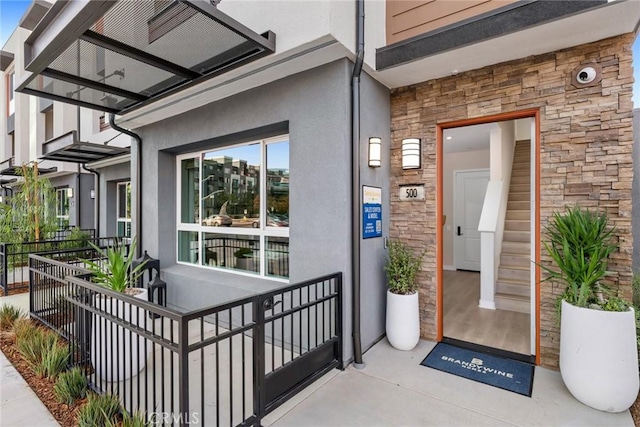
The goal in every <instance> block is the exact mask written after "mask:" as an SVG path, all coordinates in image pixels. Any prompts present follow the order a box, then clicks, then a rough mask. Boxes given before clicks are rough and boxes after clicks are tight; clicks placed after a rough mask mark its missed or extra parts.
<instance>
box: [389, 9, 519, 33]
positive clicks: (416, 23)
mask: <svg viewBox="0 0 640 427" xmlns="http://www.w3.org/2000/svg"><path fill="white" fill-rule="evenodd" d="M516 1H517V0H455V1H451V0H431V1H418V0H387V44H392V43H396V42H398V41H401V40H405V39H408V38H410V37H413V36H417V35H419V34H423V33H426V32H429V31H433V30H436V29H438V28H442V27H444V26H447V25H450V24H455V23H456V22H460V21H462V20H465V19H469V18H472V17H474V16H478V15H481V14H483V13H486V12H489V11H491V10H495V9H498V8H500V7H503V6H506V5H508V4H511V3H514V2H516Z"/></svg>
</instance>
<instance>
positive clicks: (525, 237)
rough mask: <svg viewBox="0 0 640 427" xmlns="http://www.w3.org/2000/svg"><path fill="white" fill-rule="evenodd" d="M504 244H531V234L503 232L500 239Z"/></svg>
mask: <svg viewBox="0 0 640 427" xmlns="http://www.w3.org/2000/svg"><path fill="white" fill-rule="evenodd" d="M502 241H503V243H504V242H525V243H526V242H531V232H529V231H510V230H505V231H504V237H503V238H502Z"/></svg>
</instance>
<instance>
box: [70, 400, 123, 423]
mask: <svg viewBox="0 0 640 427" xmlns="http://www.w3.org/2000/svg"><path fill="white" fill-rule="evenodd" d="M118 415H120V401H119V400H118V398H117V397H115V396H113V395H112V394H90V395H89V398H88V399H87V403H86V405H84V406H83V407H82V408H80V410H79V411H78V420H77V421H78V427H107V426H108V425H110V423H111V424H112V423H115V422H117V419H118Z"/></svg>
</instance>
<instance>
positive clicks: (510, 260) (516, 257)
mask: <svg viewBox="0 0 640 427" xmlns="http://www.w3.org/2000/svg"><path fill="white" fill-rule="evenodd" d="M500 265H505V266H506V265H513V266H518V267H529V268H530V267H531V255H530V254H529V253H522V254H516V253H508V252H505V251H504V250H503V251H502V253H501V254H500Z"/></svg>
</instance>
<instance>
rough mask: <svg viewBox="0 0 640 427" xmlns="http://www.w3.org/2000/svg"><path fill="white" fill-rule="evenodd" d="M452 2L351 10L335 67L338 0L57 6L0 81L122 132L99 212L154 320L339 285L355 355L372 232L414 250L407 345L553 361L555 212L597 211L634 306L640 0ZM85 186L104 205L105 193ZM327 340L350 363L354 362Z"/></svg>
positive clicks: (366, 308) (370, 298)
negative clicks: (314, 283) (127, 134)
mask: <svg viewBox="0 0 640 427" xmlns="http://www.w3.org/2000/svg"><path fill="white" fill-rule="evenodd" d="M467 3H469V2H449V1H433V2H402V1H391V0H389V1H387V2H382V1H375V2H366V26H365V28H364V37H363V39H362V40H361V41H363V42H364V52H362V59H363V64H362V65H363V68H362V73H361V74H358V69H359V68H358V67H355V75H353V74H354V60H355V61H356V62H357V59H356V58H358V53H359V52H358V49H357V48H358V44H357V42H358V37H357V36H356V35H357V34H358V32H357V31H356V29H357V25H356V22H357V21H358V15H357V13H356V11H357V10H359V9H358V8H357V6H358V5H360V4H361V3H360V2H356V1H353V2H348V1H330V0H326V1H313V2H300V1H280V2H264V1H255V2H251V3H249V2H247V1H238V0H223V1H222V2H221V3H220V4H219V5H218V7H217V8H216V7H214V6H213V5H211V4H209V3H208V2H197V1H185V2H181V3H176V2H152V1H140V2H128V1H117V2H87V1H77V2H69V3H61V2H58V3H56V4H54V6H53V7H52V8H51V11H50V12H49V14H48V15H47V18H46V19H45V20H43V21H42V23H41V25H39V26H38V27H37V28H36V29H35V30H34V31H33V33H32V34H31V35H30V36H29V38H28V39H27V40H26V43H25V50H26V51H27V53H28V55H29V60H28V61H26V62H27V63H26V65H25V68H26V69H27V70H29V72H31V73H33V75H26V76H23V77H21V78H19V79H18V80H17V82H16V86H17V87H18V88H19V89H18V90H19V91H22V92H26V93H30V94H33V95H37V96H41V97H44V98H47V97H50V98H55V99H57V100H60V101H62V100H64V101H65V102H69V103H71V104H76V105H81V106H83V107H88V108H95V109H97V110H102V111H107V112H111V113H114V114H117V115H118V116H119V117H118V119H117V120H116V124H117V125H118V126H121V127H123V128H127V129H131V130H132V131H133V132H134V133H135V134H137V135H138V136H139V138H140V140H138V142H136V143H135V144H132V147H131V163H130V164H131V171H132V173H131V174H130V176H131V187H130V194H131V201H132V202H129V201H128V200H129V199H127V197H124V196H122V193H118V194H119V195H120V196H119V197H117V200H118V203H120V204H119V205H118V206H119V209H122V212H118V213H119V214H120V213H122V214H123V215H124V217H123V219H122V223H125V224H126V220H127V218H126V216H127V215H129V214H128V212H130V215H129V218H128V219H129V221H130V226H131V230H132V231H131V232H132V235H137V236H138V239H139V241H140V244H141V249H144V250H147V251H148V252H149V254H150V255H151V256H153V257H157V258H159V259H160V262H161V265H162V275H163V278H164V280H165V281H166V282H167V283H168V286H169V301H170V303H171V304H172V305H173V306H175V307H178V308H181V309H193V308H197V307H203V306H206V305H210V304H214V303H217V302H222V301H228V300H229V299H233V298H238V297H242V296H246V295H250V294H254V293H257V292H264V291H267V290H270V289H274V288H278V287H282V286H284V285H285V284H287V283H296V282H300V281H303V280H306V279H311V278H314V277H318V276H321V275H324V274H328V273H333V272H336V271H340V272H342V273H344V289H345V297H344V301H343V303H344V307H345V316H344V323H343V332H344V336H345V337H351V336H352V334H353V333H354V331H353V322H352V315H353V312H352V304H353V302H354V300H359V301H360V307H361V308H362V310H361V312H360V319H361V321H362V330H361V331H355V334H356V336H357V335H360V337H361V343H362V347H363V348H364V349H367V348H369V347H370V346H371V345H373V344H374V343H375V342H376V341H377V340H378V339H379V338H380V337H382V336H383V335H384V311H385V308H384V304H385V278H384V272H383V263H384V256H385V241H386V239H387V238H394V239H398V238H399V239H402V240H405V241H408V242H409V243H410V245H411V246H413V247H414V248H416V249H426V250H427V257H426V258H425V262H424V266H423V270H422V272H421V273H420V275H419V281H420V297H421V303H420V307H421V321H422V336H423V337H424V338H428V339H436V340H441V339H443V337H449V338H456V339H459V340H463V341H471V342H473V343H474V344H480V345H485V346H490V347H497V348H500V349H502V350H505V351H509V352H511V353H512V354H514V353H517V354H518V355H519V356H518V355H515V354H514V357H521V358H525V359H533V360H535V361H536V362H537V363H539V364H545V365H551V366H555V365H557V351H558V329H557V323H556V320H555V317H554V316H555V314H554V313H555V309H554V307H555V304H554V301H555V298H556V296H557V294H558V290H557V289H555V288H554V287H553V286H552V285H551V284H550V283H548V282H541V281H540V279H541V274H540V268H539V266H538V265H539V264H540V263H548V262H549V259H548V258H547V257H546V256H545V255H544V254H543V252H542V250H541V247H540V240H541V236H542V233H541V230H542V229H543V227H544V224H545V223H546V221H547V219H548V218H549V216H550V215H551V213H552V212H553V211H555V210H562V209H563V208H564V207H565V206H567V205H573V204H575V203H580V204H581V205H583V206H589V207H593V208H599V209H602V210H606V211H607V213H608V214H609V216H610V218H611V219H612V221H613V223H614V224H615V225H616V227H617V231H616V234H617V236H618V238H619V244H620V251H619V252H618V253H616V254H615V255H614V256H613V257H612V262H611V265H610V266H611V270H612V271H614V272H615V273H616V275H615V276H614V277H613V278H612V281H611V285H612V286H613V287H614V288H616V289H618V291H619V293H620V295H621V296H624V297H629V296H630V295H631V251H632V243H633V238H632V236H631V182H632V177H633V163H632V156H631V150H632V144H633V134H632V102H631V93H632V84H633V77H632V69H631V45H632V43H633V41H634V39H635V36H636V34H635V31H636V28H637V27H638V23H639V22H640V4H639V3H638V2H634V1H613V2H608V1H606V0H602V1H600V0H594V1H580V2H569V1H553V2H546V1H534V2H530V1H488V2H477V5H476V6H473V5H471V6H470V4H467ZM249 4H250V7H249ZM603 23H607V25H603ZM274 34H275V35H277V39H276V37H275V36H274ZM68 63H73V64H81V65H82V66H81V67H79V69H75V68H73V67H69V66H67V65H66V64H68ZM70 88H75V89H74V90H70ZM80 88H81V89H80ZM33 99H35V98H33ZM370 137H380V138H381V139H382V141H383V147H384V148H383V150H382V158H381V161H380V166H379V167H369V166H368V164H367V163H368V149H369V138H370ZM353 140H355V141H356V143H355V146H354V144H353V143H352V141H353ZM403 140H404V141H403ZM403 145H404V146H403ZM412 150H413V151H412ZM352 153H355V158H352ZM412 153H414V154H417V155H416V156H415V157H414V158H413V159H410V155H411V154H412ZM409 160H414V161H413V163H411V164H410V163H409ZM104 162H106V163H104ZM108 164H110V163H109V160H104V161H103V163H98V166H104V165H108ZM98 166H95V165H94V168H97V167H98ZM110 167H111V168H116V166H110ZM117 167H118V168H120V169H119V170H120V172H121V173H123V174H124V164H121V165H120V166H117ZM106 175H107V174H106V172H105V173H104V174H103V175H101V176H102V178H101V183H103V182H105V181H104V179H106V178H105V176H106ZM104 185H107V184H104ZM362 186H370V187H377V188H380V189H381V193H382V222H381V224H380V229H379V231H380V235H381V236H382V237H381V238H367V239H363V238H362V230H361V224H362V218H361V217H360V213H361V209H362V208H361V203H362V202H361V197H362V196H361V192H362ZM122 187H123V190H122V191H123V192H124V191H126V192H127V194H129V187H126V186H122ZM103 188H104V187H103V184H101V193H103V195H102V196H101V209H100V211H102V210H103V209H102V206H104V207H105V209H106V210H108V209H110V207H111V206H113V202H114V201H115V200H113V199H110V198H109V197H110V196H109V194H110V193H109V191H108V188H107V190H106V191H105V192H102V190H103ZM119 189H120V187H117V188H116V190H119ZM105 193H106V198H104V194H105ZM123 200H124V201H123ZM226 202H228V203H226ZM123 206H124V208H123ZM223 206H224V209H223ZM220 210H225V211H226V212H221V211H220ZM352 210H355V219H356V221H353V222H352V219H353V218H352V217H353V214H352ZM245 211H246V213H245ZM216 216H217V217H218V218H216ZM226 216H230V217H231V218H232V221H231V223H227V224H228V227H219V226H218V227H216V226H214V225H216V224H217V225H221V224H222V225H224V223H223V222H222V221H226V218H225V217H226ZM118 221H120V217H118ZM111 222H112V221H111V219H109V220H108V221H107V223H106V224H107V225H106V227H108V224H111ZM354 222H355V226H354ZM102 224H103V225H104V224H105V223H104V221H102ZM126 226H128V225H126ZM103 230H104V227H102V228H101V233H103V234H104V231H103ZM239 248H248V249H249V250H250V251H251V252H252V254H253V256H254V258H253V260H254V264H253V265H251V266H247V265H246V264H242V265H241V264H240V263H239V262H237V261H235V260H234V259H233V256H232V254H233V253H234V251H235V250H237V249H239ZM230 249H231V250H230ZM481 254H482V256H481ZM354 269H355V270H354ZM461 270H471V271H475V272H471V273H470V272H468V271H467V272H465V271H461ZM478 272H480V273H478ZM358 284H359V285H360V286H361V289H360V292H359V295H358V294H354V292H353V289H357V286H354V285H358ZM460 284H462V285H463V286H462V289H460ZM464 284H466V285H467V289H466V290H468V289H473V290H474V292H476V293H470V292H465V289H464ZM478 306H479V307H480V308H479V307H478ZM452 307H453V308H452ZM480 312H482V316H480V318H482V319H485V320H478V321H476V318H475V317H473V316H477V315H478V313H480ZM470 319H473V320H470ZM487 319H491V320H487ZM358 332H360V333H359V334H358ZM344 344H345V353H344V357H345V360H347V361H348V360H351V359H352V358H353V357H354V348H357V347H354V345H353V343H352V342H351V341H350V340H349V341H347V342H345V343H344ZM356 356H357V355H356Z"/></svg>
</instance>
